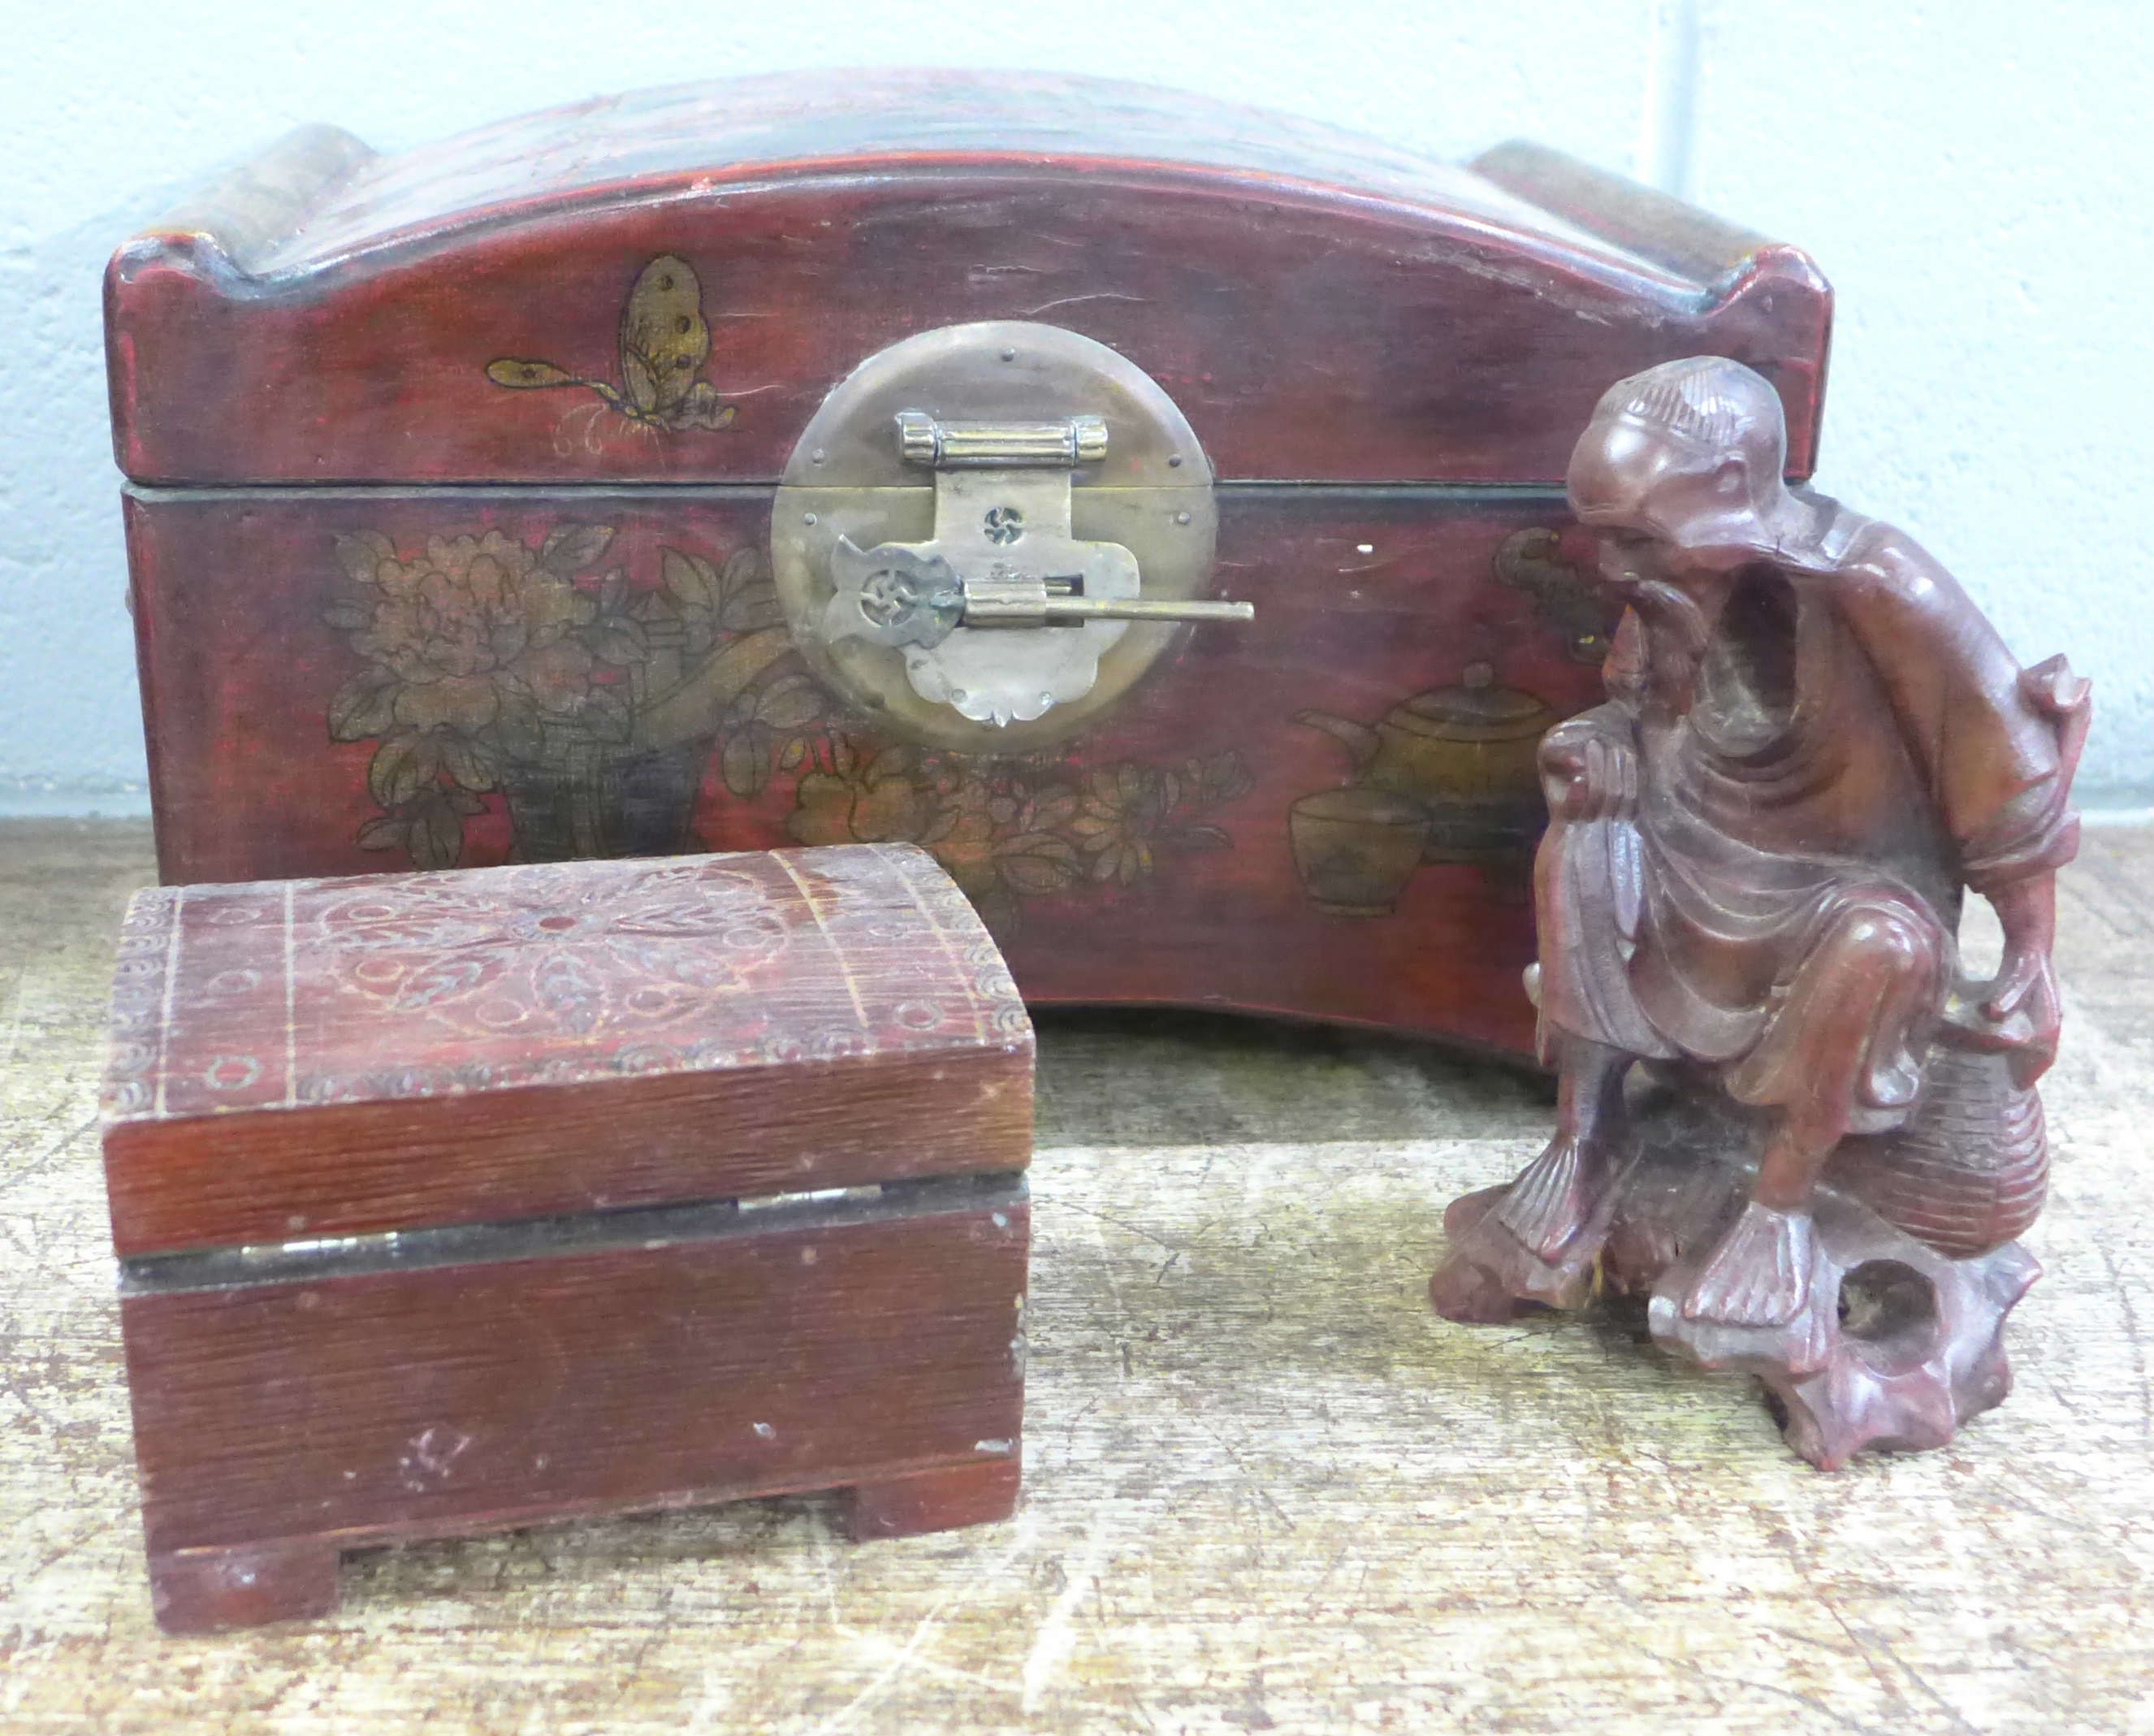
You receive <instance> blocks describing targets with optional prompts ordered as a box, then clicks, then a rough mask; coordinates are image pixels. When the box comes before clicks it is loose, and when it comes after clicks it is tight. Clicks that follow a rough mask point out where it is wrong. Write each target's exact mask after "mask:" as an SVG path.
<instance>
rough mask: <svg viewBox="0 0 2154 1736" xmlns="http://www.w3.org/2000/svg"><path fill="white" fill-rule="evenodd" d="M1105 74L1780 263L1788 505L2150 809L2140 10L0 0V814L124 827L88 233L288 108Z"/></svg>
mask: <svg viewBox="0 0 2154 1736" xmlns="http://www.w3.org/2000/svg"><path fill="white" fill-rule="evenodd" d="M867 64H952V65H967V66H979V67H992V66H1029V67H1043V68H1051V69H1060V70H1066V71H1073V72H1090V73H1097V74H1109V75H1113V76H1117V77H1125V78H1136V79H1147V80H1151V81H1153V82H1157V83H1162V84H1176V85H1180V86H1183V87H1185V88H1188V89H1197V90H1202V91H1204V92H1206V93H1207V94H1212V95H1214V96H1218V97H1222V98H1226V99H1228V100H1236V101H1242V102H1248V103H1254V104H1259V105H1266V106H1268V107H1272V108H1276V109H1282V110H1290V111H1293V112H1294V113H1298V114H1301V115H1310V116H1314V117H1315V118H1317V119H1319V120H1328V121H1331V122H1333V123H1335V124H1338V125H1345V126H1350V127H1354V128H1357V129H1359V130H1363V131H1365V132H1370V133H1375V134H1378V135H1382V136H1384V137H1386V138H1388V139H1391V140H1394V141H1396V142H1397V143H1399V144H1402V145H1405V146H1411V147H1414V148H1416V149H1418V150H1421V151H1426V152H1428V153H1430V154H1432V155H1436V156H1447V157H1461V156H1467V155H1470V154H1472V153H1473V152H1474V151H1478V150H1479V149H1481V148H1482V147H1483V146H1486V145H1488V144H1490V143H1493V141H1495V140H1498V139H1500V138H1504V137H1508V136H1512V135H1528V136H1531V137H1534V138H1539V139H1541V140H1545V141H1546V142H1548V143H1549V144H1553V145H1555V146H1559V147H1561V148H1563V149H1564V150H1567V151H1572V152H1574V153H1575V154H1577V155H1579V156H1583V157H1585V158H1587V159H1589V160H1590V161H1594V162H1596V163H1600V164H1602V165H1604V166H1607V167H1610V168H1613V169H1616V170H1619V171H1623V172H1625V173H1627V174H1631V175H1635V176H1638V177H1639V178H1640V179H1642V180H1646V181H1652V182H1654V183H1656V185H1659V186H1662V187H1664V188H1666V189H1667V190H1668V191H1672V192H1676V193H1678V194H1680V195H1682V196H1683V197H1687V198H1691V199H1693V200H1695V201H1696V202H1698V203H1701V204H1702V205H1704V206H1706V207H1708V208H1710V209H1712V210H1714V211H1716V212H1720V213H1722V214H1723V215H1724V216H1727V217H1731V218H1733V219H1735V220H1737V221H1739V222H1743V223H1746V224H1748V226H1749V227H1753V228H1756V229H1761V230H1764V232H1768V233H1769V234H1773V235H1775V236H1779V237H1784V238H1785V239H1787V240H1789V241H1792V242H1794V243H1798V244H1799V245H1801V246H1803V247H1805V248H1808V249H1809V250H1810V251H1811V252H1812V253H1814V254H1815V256H1816V257H1817V258H1818V259H1819V261H1820V263H1822V265H1823V266H1824V268H1825V272H1826V274H1827V275H1828V276H1829V277H1830V278H1831V279H1832V281H1833V283H1835V287H1836V288H1837V289H1838V291H1839V294H1840V323H1839V328H1838V338H1837V343H1836V348H1835V356H1834V361H1833V371H1832V380H1831V388H1830V396H1829V398H1828V401H1827V415H1826V422H1825V446H1824V463H1823V467H1822V469H1821V471H1820V476H1819V481H1820V485H1821V486H1823V487H1824V488H1827V489H1828V490H1830V492H1832V493H1838V494H1840V495H1842V496H1844V497H1845V498H1847V499H1849V500H1850V502H1851V503H1855V505H1857V506H1859V507H1861V508H1862V509H1863V510H1865V511H1867V512H1870V513H1876V514H1878V515H1881V516H1883V517H1886V518H1891V519H1893V520H1894V521H1895V522H1896V523H1901V524H1902V525H1904V526H1905V527H1906V528H1908V529H1910V530H1912V532H1913V533H1914V534H1916V535H1917V536H1918V537H1919V538H1921V539H1922V540H1923V541H1924V542H1925V543H1927V544H1928V545H1929V546H1930V547H1931V548H1932V549H1933V550H1934V551H1935V552H1936V553H1937V554H1939V555H1940V556H1942V558H1943V559H1945V561H1946V562H1947V564H1949V565H1951V566H1952V568H1953V569H1955V570H1956V571H1957V573H1958V574H1960V576H1961V578H1962V579H1963V581H1964V582H1965V583H1966V584H1967V585H1968V588H1969V589H1970V590H1972V591H1973V593H1974V595H1975V596H1976V598H1977V599H1978V600H1979V601H1980V602H1981V603H1982V604H1983V605H1984V606H1985V607H1986V608H1988V610H1989V611H1990V613H1991V615H1993V618H1994V619H1995V620H1997V621H1998V625H2000V626H2001V627H2002V628H2003V631H2004V633H2005V635H2006V636H2007V637H2008V638H2009V640H2010V641H2012V643H2013V645H2014V647H2015V648H2016V649H2017V650H2018V651H2019V653H2020V655H2021V656H2022V658H2023V659H2024V660H2025V661H2034V660H2036V659H2037V658H2039V657H2041V656H2046V655H2047V654H2049V652H2051V651H2058V650H2062V651H2067V652H2069V653H2070V656H2071V658H2072V661H2073V663H2074V664H2075V666H2077V667H2078V668H2079V669H2080V671H2082V672H2084V673H2086V674H2090V675H2091V676H2093V677H2094V678H2095V682H2096V688H2095V696H2096V708H2097V718H2098V722H2097V724H2096V728H2095V737H2094V740H2093V742H2092V744H2091V745H2090V749H2089V752H2088V757H2087V761H2086V763H2085V768H2084V770H2083V772H2082V774H2081V779H2080V791H2081V797H2082V802H2083V804H2084V805H2085V806H2087V807H2089V808H2090V809H2096V808H2100V807H2105V806H2106V807H2108V808H2111V809H2128V808H2143V807H2146V806H2148V805H2150V804H2154V295H2150V288H2149V286H2150V284H2154V118H2150V117H2154V0H2044V3H2043V4H2040V5H2039V6H2034V7H2029V6H2026V5H2024V3H2021V0H1950V3H1947V0H1927V3H1923V0H1501V3H1494V4H1492V3H1490V0H1405V3H1395V4H1389V5H1384V4H1372V3H1362V0H1332V3H1330V4H1326V3H1325V0H1314V3H1312V0H1234V3H1233V4H1216V3H1212V0H1184V3H1182V4H1180V5H1169V4H1165V3H1162V0H1138V3H1131V0H1104V3H1103V0H1085V3H1080V4H1072V3H1070V0H1055V3H1052V4H1049V3H1034V0H1023V3H1018V0H1000V3H998V0H975V3H972V4H970V5H966V4H960V3H957V0H934V3H926V0H784V3H783V4H777V5H767V6H755V7H748V6H739V5H728V4H726V3H724V0H717V3H710V0H705V3H702V4H697V5H692V6H691V5H681V4H677V3H676V4H673V5H668V6H651V7H643V8H629V7H627V6H625V5H623V4H621V3H620V0H614V3H611V4H580V5H579V4H577V3H575V0H481V3H473V4H465V5H457V4H454V3H451V0H368V3H366V4H364V5H360V4H355V3H351V0H211V3H207V4H201V3H197V4H189V3H186V0H109V3H104V4H98V3H86V0H76V3H72V4H59V5H54V4H50V3H47V0H0V812H8V811H13V812H18V813H21V812H46V813H60V814H74V813H89V812H98V811H101V812H105V813H114V812H134V811H142V810H143V809H145V806H146V801H145V797H144V796H143V794H142V793H141V790H142V779H143V759H142V749H141V730H140V715H139V712H138V711H137V708H136V701H135V682H134V669H133V661H132V657H133V651H132V641H131V639H130V633H129V629H128V625H127V618H126V615H125V609H124V606H123V603H122V597H123V595H124V586H125V558H124V554H123V551H122V549H121V544H120V520H119V510H118V505H117V501H116V493H117V489H118V487H119V477H118V474H117V472H115V469H114V467H113V465H112V459H111V452H110V445H109V442H108V437H107V433H106V426H105V371H104V360H103V350H102V345H101V334H100V309H99V275H100V272H101V270H102V268H103V266H104V262H105V257H106V255H107V254H108V253H110V251H111V249H112V248H113V247H114V246H115V245H116V244H117V243H119V242H120V240H122V239H123V238H124V237H125V236H126V235H127V234H128V233H130V232H131V231H132V230H134V229H135V228H136V227H139V226H140V225H141V224H143V223H144V222H148V221H150V220H151V219H152V218H154V217H156V216H157V215H158V214H159V213H160V212H161V211H162V210H163V209H164V208H165V207H166V206H168V205H170V204H171V203H172V202H175V201H176V197H178V196H179V195H180V194H181V193H183V192H184V191H186V190H187V189H188V188H189V187H190V186H191V185H192V184H194V183H196V182H198V181H201V180H202V179H204V178H205V177H207V176H208V175H210V174H211V173H212V172H213V171H217V169H219V168H221V167H222V166H225V165H226V164H227V163H229V162H231V161H234V160H235V159H237V158H238V157H241V156H245V155H246V154H248V152H249V151H251V150H252V149H253V147H255V146H258V145H260V144H262V143H263V142H265V141H267V140H269V139H271V138H273V137H274V136H275V135H277V134H278V133H279V132H282V131H283V130H284V129H286V128H287V127H288V126H291V125H294V124H296V123H298V122H299V121H303V120H329V121H334V122H335V123H337V124H338V125H342V126H345V127H347V128H349V129H350V130H352V131H354V132H355V133H357V134H359V135H360V136H361V137H362V138H365V140H368V141H369V142H370V143H371V144H373V145H375V146H377V147H378V148H380V149H383V150H388V151H394V150H399V149H402V148H404V147H406V146H411V145H415V144H418V143H421V142H423V141H425V140H429V139H432V138H436V137H439V136H441V135H445V134H448V133H452V132H457V131H460V130H463V129H464V128H466V127H469V126H474V125H480V124H482V123H483V122H486V121H489V120H497V119H499V118H502V117H503V116H506V115H513V114H517V113H520V112H522V111H523V110H529V109H534V108H540V107H544V106H548V105H553V104H556V103H562V102H569V101H573V100H577V99H579V98H582V97H585V96H590V95H595V94H603V93H605V92H610V91H614V90H620V89H634V88H636V87H638V86H641V85H647V84H672V83H676V82H679V81H681V80H684V79H695V78H702V77H709V76H719V75H724V74H740V73H750V72H763V71H770V70H775V69H784V68H791V67H804V66H826V67H830V68H834V69H835V68H842V67H845V66H859V65H867Z"/></svg>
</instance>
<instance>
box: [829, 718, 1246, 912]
mask: <svg viewBox="0 0 2154 1736" xmlns="http://www.w3.org/2000/svg"><path fill="white" fill-rule="evenodd" d="M1249 784H1250V779H1249V775H1248V768H1247V766H1246V765H1245V764H1244V763H1243V760H1242V759H1241V757H1240V756H1239V755H1238V754H1235V753H1223V754H1219V755H1217V756H1214V757H1213V758H1210V759H1204V760H1191V761H1188V762H1187V763H1185V764H1184V765H1182V766H1181V767H1178V768H1172V769H1161V768H1156V767H1151V766H1146V765H1143V764H1141V763H1137V762H1135V761H1123V762H1121V763H1118V764H1115V765H1112V766H1109V767H1105V768H1102V769H1100V770H1098V771H1095V772H1092V773H1090V774H1085V773H1080V772H1078V771H1076V770H1075V769H1074V768H1069V767H1068V766H1064V765H1050V766H1044V767H1042V766H1034V765H1030V764H1025V763H1018V764H1015V765H1012V764H1008V763H1003V764H1002V765H999V766H995V765H993V763H989V765H988V766H984V767H983V765H982V764H981V763H979V762H977V761H972V760H968V759H967V758H964V757H962V756H960V755H957V754H926V755H921V754H917V753H915V752H914V751H913V750H912V749H911V748H884V749H883V750H882V751H881V752H880V753H874V754H872V755H865V754H862V753H860V752H859V751H858V750H856V749H855V748H853V747H852V746H851V745H850V744H849V743H845V742H844V741H842V740H841V741H838V742H835V743H833V744H832V747H831V751H830V755H829V769H827V770H822V769H818V770H815V771H812V772H809V773H808V774H806V775H804V777H803V778H802V779H800V782H799V786H798V790H797V796H796V800H797V806H796V807H795V809H794V813H793V816H792V819H791V821H790V822H789V830H790V832H791V834H792V835H793V837H794V839H795V840H798V841H799V842H800V843H803V844H855V843H856V844H880V843H906V844H917V845H921V846H922V847H924V848H925V849H926V850H930V851H932V853H933V855H934V856H935V859H936V860H937V861H938V862H939V863H941V864H942V868H943V871H945V872H946V873H947V874H948V875H949V876H950V877H951V878H952V880H954V881H957V884H958V886H960V887H961V888H962V890H963V891H964V892H965V895H966V896H967V897H968V898H970V899H971V900H972V902H973V904H974V905H975V906H977V908H978V909H979V910H980V911H982V913H983V914H984V915H986V916H987V917H988V918H989V919H990V920H991V921H1000V922H1008V921H1009V920H1011V919H1013V918H1014V917H1015V916H1016V915H1017V912H1018V906H1019V905H1020V904H1021V903H1022V901H1023V900H1025V899H1028V898H1039V897H1046V896H1052V895H1053V894H1055V893H1058V892H1066V891H1072V890H1074V888H1076V887H1077V886H1081V885H1084V884H1085V883H1086V882H1088V881H1089V882H1091V883H1093V884H1097V885H1107V884H1112V885H1117V886H1134V885H1135V884H1136V882H1137V881H1140V880H1141V879H1143V878H1144V877H1145V876H1146V875H1148V874H1150V873H1151V871H1152V870H1153V869H1154V867H1155V866H1156V865H1157V860H1158V855H1159V853H1160V852H1161V851H1162V850H1208V849H1218V848H1221V847H1223V846H1224V845H1226V844H1227V843H1228V836H1227V834H1226V833H1224V832H1223V831H1222V830H1220V829H1219V828H1218V827H1217V826H1212V825H1199V824H1197V823H1196V822H1195V819H1194V816H1195V814H1197V812H1198V811H1199V810H1200V809H1205V808H1209V807H1212V806H1214V805H1217V804H1219V803H1221V802H1224V801H1228V800H1231V799H1233V797H1235V796H1238V795H1240V794H1243V793H1244V792H1245V791H1246V790H1247V789H1248V788H1249Z"/></svg>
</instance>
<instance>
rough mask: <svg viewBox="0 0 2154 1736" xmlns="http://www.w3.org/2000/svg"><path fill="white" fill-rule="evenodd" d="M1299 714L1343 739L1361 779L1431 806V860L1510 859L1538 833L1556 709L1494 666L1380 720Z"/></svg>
mask: <svg viewBox="0 0 2154 1736" xmlns="http://www.w3.org/2000/svg"><path fill="white" fill-rule="evenodd" d="M1556 721H1557V717H1556V714H1555V712H1554V710H1552V709H1551V708H1550V707H1548V706H1547V705H1544V703H1542V702H1541V701H1539V699H1536V698H1535V697H1534V696H1533V695H1532V694H1530V693H1527V692H1521V691H1520V690H1519V689H1518V688H1516V687H1505V686H1503V684H1502V683H1501V682H1498V680H1497V679H1496V671H1495V667H1494V666H1493V664H1488V663H1473V664H1470V665H1468V666H1467V668H1466V670H1465V671H1464V672H1463V674H1462V676H1461V677H1460V680H1459V682H1458V684H1457V686H1455V687H1432V688H1430V689H1429V690H1428V691H1427V692H1422V693H1416V694H1415V695H1414V696H1413V697H1411V699H1407V700H1405V701H1402V702H1401V703H1399V704H1398V705H1396V706H1394V707H1392V708H1391V712H1389V714H1388V715H1386V717H1383V718H1382V719H1381V721H1379V722H1376V723H1375V724H1373V725H1371V724H1367V723H1357V722H1354V721H1353V720H1352V719H1350V718H1347V717H1334V716H1333V715H1331V714H1330V712H1315V711H1304V712H1295V713H1294V722H1297V723H1306V724H1308V725H1309V726H1310V727H1311V728H1315V729H1321V730H1323V731H1324V732H1325V733H1327V734H1329V735H1332V736H1335V737H1336V738H1338V739H1339V740H1340V742H1341V743H1343V744H1344V745H1345V748H1346V751H1347V752H1348V753H1350V754H1351V755H1352V756H1353V758H1354V768H1355V774H1356V776H1355V782H1356V783H1357V784H1360V785H1361V786H1363V787H1365V788H1367V789H1379V790H1383V791H1386V792H1387V793H1388V794H1391V795H1394V796H1401V797H1403V798H1405V799H1406V800H1407V801H1408V802H1411V803H1412V804H1416V806H1418V807H1420V808H1422V809H1425V810H1426V811H1427V814H1428V816H1429V826H1428V832H1427V837H1426V839H1425V840H1424V841H1423V843H1422V851H1421V855H1422V860H1424V861H1429V862H1489V861H1499V860H1505V859H1507V858H1508V857H1511V856H1513V855H1517V854H1518V853H1519V851H1520V850H1523V849H1524V847H1525V846H1526V845H1528V844H1529V842H1530V841H1531V838H1532V835H1533V833H1534V831H1535V830H1538V829H1539V823H1540V818H1541V794H1540V784H1539V776H1538V774H1537V773H1536V771H1535V768H1534V755H1535V753H1537V752H1538V751H1539V747H1540V739H1541V737H1542V736H1543V735H1544V734H1545V733H1547V731H1548V730H1549V727H1550V726H1551V725H1553V724H1554V722H1556Z"/></svg>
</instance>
